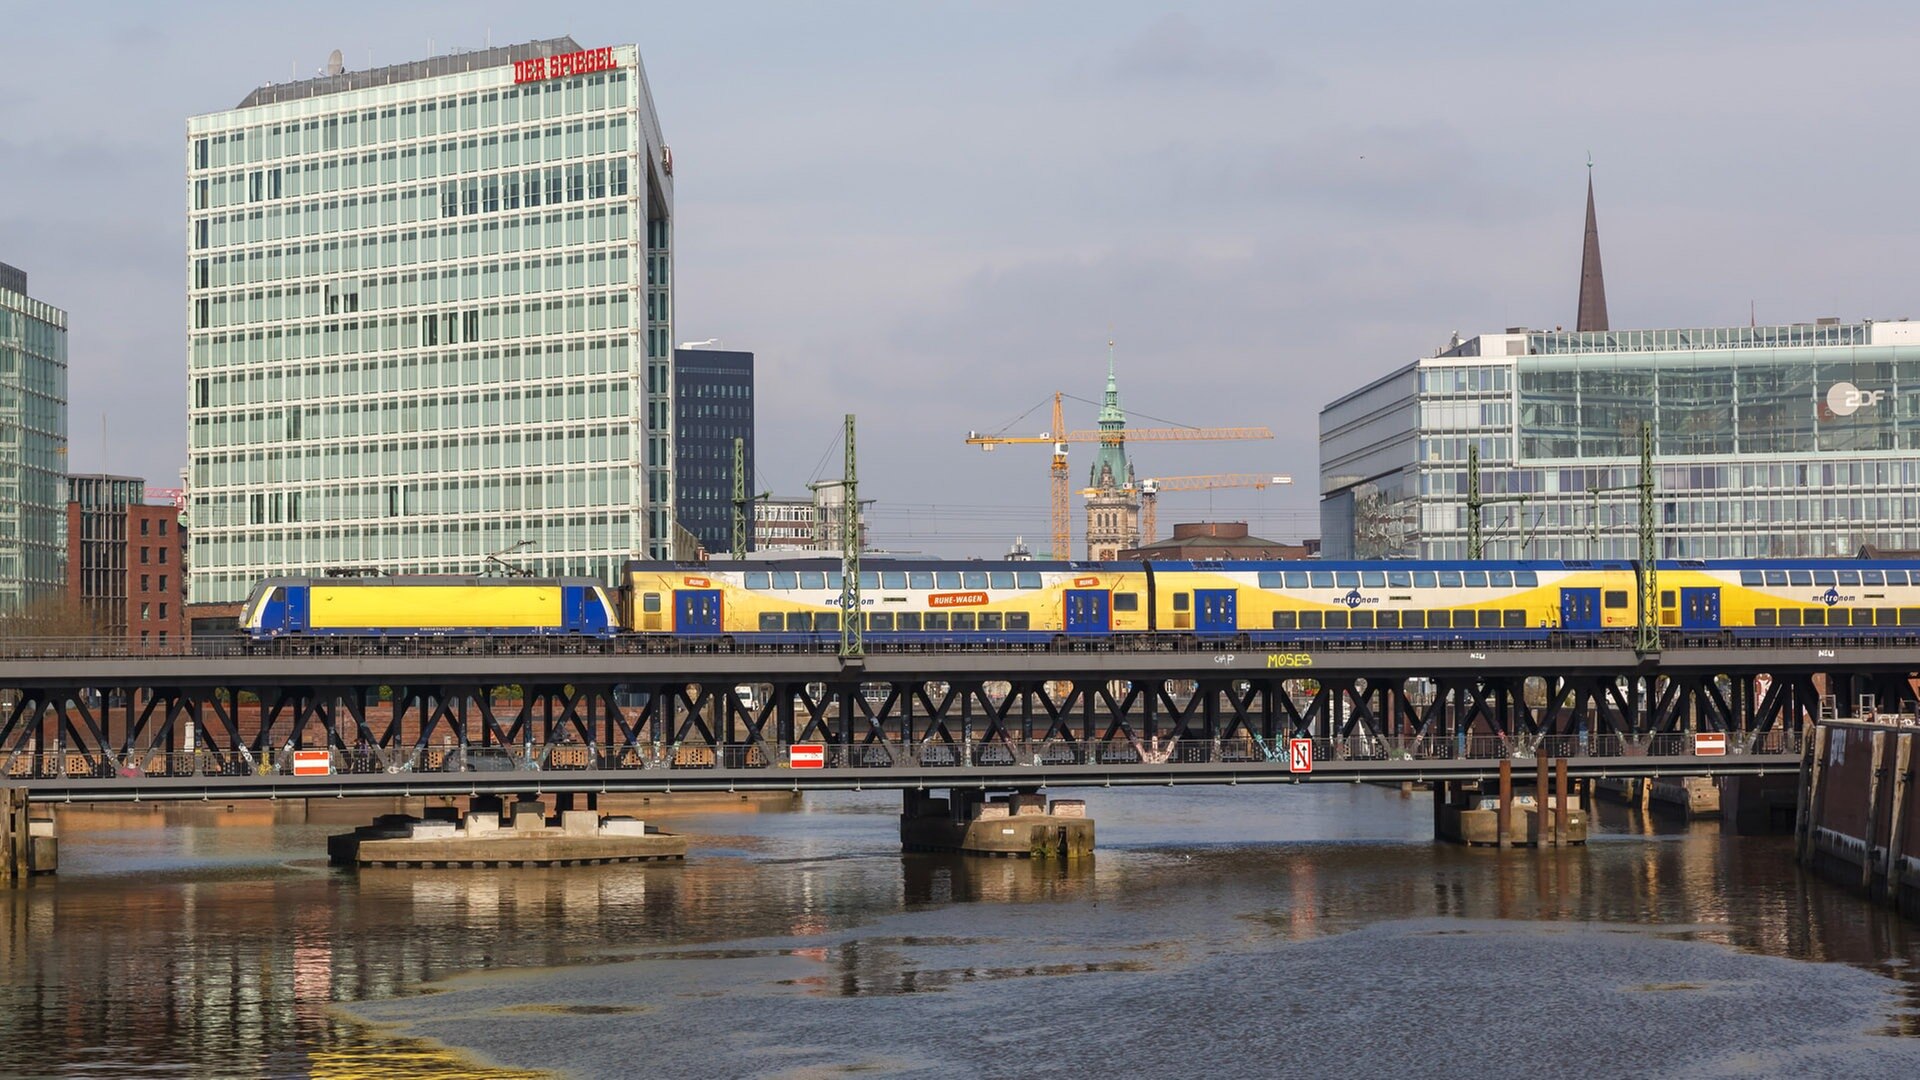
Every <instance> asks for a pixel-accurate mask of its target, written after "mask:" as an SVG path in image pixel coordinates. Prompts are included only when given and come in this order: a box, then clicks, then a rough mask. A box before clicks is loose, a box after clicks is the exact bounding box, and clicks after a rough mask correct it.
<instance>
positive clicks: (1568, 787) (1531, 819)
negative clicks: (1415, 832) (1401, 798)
mask: <svg viewBox="0 0 1920 1080" xmlns="http://www.w3.org/2000/svg"><path fill="white" fill-rule="evenodd" d="M1574 790H1575V789H1574V783H1573V781H1572V780H1571V779H1570V778H1569V776H1568V773H1567V762H1566V760H1565V759H1564V758H1562V759H1557V760H1555V759H1549V758H1546V757H1544V756H1543V757H1539V758H1536V759H1535V762H1534V776H1533V782H1532V784H1531V786H1528V785H1527V784H1526V782H1525V780H1524V778H1523V779H1522V780H1521V782H1520V783H1519V784H1518V785H1516V783H1515V779H1514V775H1513V763H1512V762H1510V761H1502V762H1500V778H1499V780H1498V786H1497V787H1495V788H1494V789H1493V790H1492V791H1491V792H1489V790H1488V785H1486V784H1484V783H1480V784H1470V783H1468V782H1462V781H1436V782H1435V783H1434V789H1433V835H1434V839H1436V840H1449V841H1452V842H1454V843H1456V844H1468V845H1479V846H1487V847H1501V848H1506V847H1519V846H1524V847H1565V846H1567V845H1570V844H1584V843H1586V842H1587V808H1586V804H1585V802H1584V801H1583V799H1582V798H1581V797H1580V796H1578V795H1575V794H1574Z"/></svg>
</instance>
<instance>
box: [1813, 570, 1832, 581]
mask: <svg viewBox="0 0 1920 1080" xmlns="http://www.w3.org/2000/svg"><path fill="white" fill-rule="evenodd" d="M1813 583H1814V584H1815V585H1832V584H1833V583H1834V581H1833V571H1831V570H1815V571H1814V572H1813Z"/></svg>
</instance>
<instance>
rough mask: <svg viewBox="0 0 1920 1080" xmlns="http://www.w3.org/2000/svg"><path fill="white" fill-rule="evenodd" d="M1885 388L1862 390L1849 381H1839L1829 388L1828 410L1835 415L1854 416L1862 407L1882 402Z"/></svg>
mask: <svg viewBox="0 0 1920 1080" xmlns="http://www.w3.org/2000/svg"><path fill="white" fill-rule="evenodd" d="M1886 396H1887V392H1886V391H1885V390H1862V389H1860V388H1859V387H1857V386H1855V385H1853V384H1852V383H1849V382H1837V383H1834V384H1833V385H1832V386H1830V387H1828V388H1827V411H1829V412H1831V413H1833V415H1835V416H1852V415H1853V414H1854V413H1856V412H1858V411H1860V409H1861V408H1862V407H1870V406H1874V405H1878V404H1880V402H1881V401H1883V400H1884V399H1885V398H1886Z"/></svg>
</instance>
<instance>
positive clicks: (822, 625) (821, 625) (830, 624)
mask: <svg viewBox="0 0 1920 1080" xmlns="http://www.w3.org/2000/svg"><path fill="white" fill-rule="evenodd" d="M813 628H814V629H815V630H838V629H840V613H839V612H837V611H821V612H816V613H814V616H813Z"/></svg>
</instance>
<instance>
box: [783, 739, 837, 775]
mask: <svg viewBox="0 0 1920 1080" xmlns="http://www.w3.org/2000/svg"><path fill="white" fill-rule="evenodd" d="M787 764H788V765H790V766H792V767H793V768H796V769H824V768H826V767H827V747H826V744H824V743H817V742H815V743H794V744H793V745H792V746H790V747H788V748H787Z"/></svg>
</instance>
